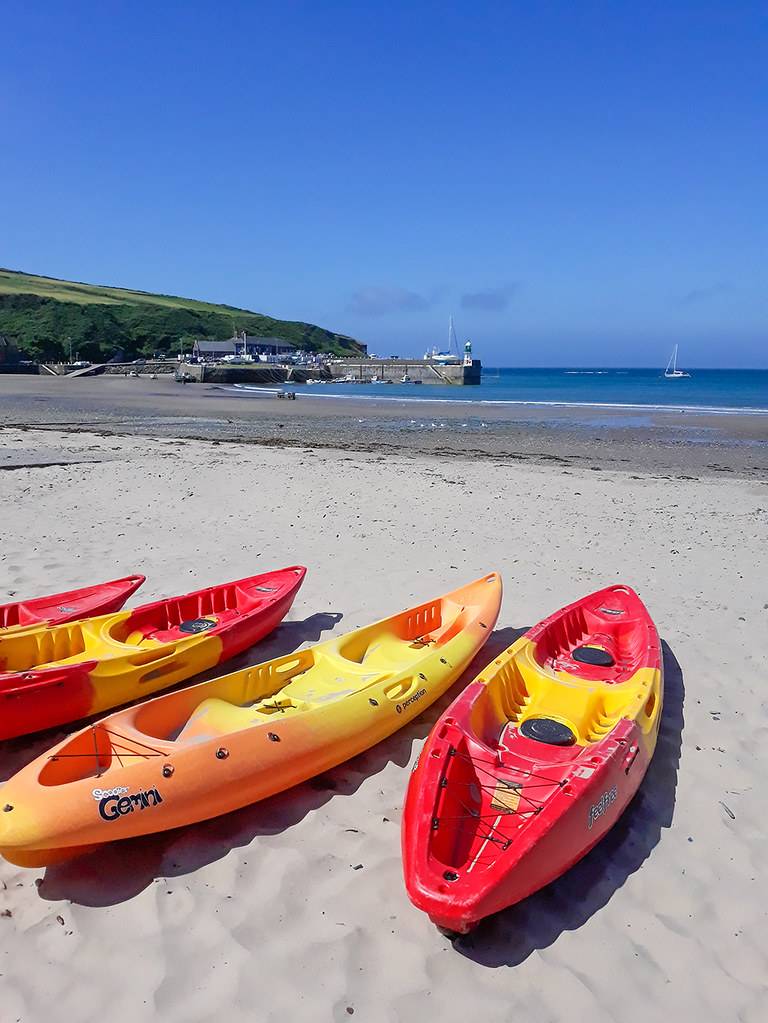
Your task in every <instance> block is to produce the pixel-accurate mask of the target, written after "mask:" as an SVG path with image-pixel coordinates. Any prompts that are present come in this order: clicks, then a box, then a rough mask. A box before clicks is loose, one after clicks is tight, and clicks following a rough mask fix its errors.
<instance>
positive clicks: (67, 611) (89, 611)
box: [0, 575, 144, 636]
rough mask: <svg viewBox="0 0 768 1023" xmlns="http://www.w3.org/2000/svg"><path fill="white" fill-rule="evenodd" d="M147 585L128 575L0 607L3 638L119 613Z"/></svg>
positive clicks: (0, 628) (137, 577) (139, 579)
mask: <svg viewBox="0 0 768 1023" xmlns="http://www.w3.org/2000/svg"><path fill="white" fill-rule="evenodd" d="M143 582H144V576H143V575H127V576H125V577H124V578H122V579H112V580H110V582H107V583H96V584H95V585H94V586H85V587H83V588H82V589H79V590H67V591H65V592H64V593H54V594H52V595H51V596H48V597H33V598H32V599H31V600H20V601H16V602H15V603H13V604H0V636H4V635H6V636H7V635H8V630H10V629H24V628H28V627H29V626H33V625H56V624H58V623H60V622H74V621H76V620H77V619H78V618H91V617H92V616H93V615H104V614H109V613H110V612H112V611H119V610H120V608H121V607H122V606H123V604H124V603H125V602H126V600H128V598H129V597H130V596H131V595H132V594H133V593H135V592H136V590H138V588H139V587H140V586H141V584H142V583H143Z"/></svg>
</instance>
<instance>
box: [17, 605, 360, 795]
mask: <svg viewBox="0 0 768 1023" xmlns="http://www.w3.org/2000/svg"><path fill="white" fill-rule="evenodd" d="M343 617H344V616H343V615H342V614H341V613H340V612H338V611H324V612H319V613H317V614H313V615H310V616H309V618H305V619H304V620H303V621H300V622H281V623H280V625H278V627H277V628H276V629H275V630H274V631H273V632H271V633H270V634H269V635H268V636H267V637H266V638H265V639H263V640H262V641H261V642H260V643H257V644H256V646H253V647H251V648H250V649H249V650H245V651H244V652H243V653H242V654H239V655H238V656H237V657H233V658H232V659H231V660H229V661H225V662H223V663H222V664H217V665H216V666H215V667H214V668H210V669H209V670H208V671H205V672H201V673H200V674H199V675H195V676H194V678H189V679H185V680H184V681H183V682H179V683H178V685H175V686H171V687H170V688H169V689H164V690H162V691H161V692H158V693H155V694H154V695H155V696H163V695H164V694H165V693H172V692H175V691H176V690H177V689H185V688H186V687H187V686H194V685H197V684H198V683H199V682H207V681H208V680H209V679H212V678H218V677H219V676H220V675H228V674H229V673H230V672H232V671H240V670H241V669H242V668H247V667H248V666H249V665H251V664H260V663H261V662H262V661H269V660H271V659H272V658H273V657H282V656H283V654H290V653H293V651H294V650H296V649H298V647H300V646H301V644H302V643H318V642H319V641H320V640H321V639H322V635H323V633H324V632H327V631H329V630H330V629H333V628H335V626H336V625H338V623H339V622H340V621H341V619H342V618H343ZM135 702H136V703H140V702H141V701H140V700H136V701H135ZM127 706H130V704H127ZM120 709H121V708H119V707H115V708H114V711H117V710H120ZM110 713H112V711H110ZM103 717H104V714H98V715H96V716H95V717H92V718H85V719H84V720H82V721H73V722H72V723H71V724H68V725H64V726H62V727H60V728H51V729H49V730H48V731H47V732H38V733H36V734H35V735H22V736H20V737H19V738H18V739H8V740H7V741H6V742H2V743H0V781H7V780H8V778H10V777H11V775H14V774H16V772H17V771H20V770H21V769H22V767H25V766H26V765H27V764H30V763H32V761H33V760H35V759H36V758H37V757H39V756H42V755H43V753H45V752H46V750H49V749H50V748H51V747H52V746H55V745H57V743H60V742H61V741H62V739H65V738H66V737H67V736H68V735H71V734H72V733H73V732H77V731H79V730H80V729H81V728H84V727H85V726H86V725H88V724H90V723H91V722H92V721H98V720H100V719H101V718H103Z"/></svg>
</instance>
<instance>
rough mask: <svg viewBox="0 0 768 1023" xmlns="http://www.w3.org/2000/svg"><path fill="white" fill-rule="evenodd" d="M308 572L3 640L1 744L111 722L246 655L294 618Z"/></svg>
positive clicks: (18, 632)
mask: <svg viewBox="0 0 768 1023" xmlns="http://www.w3.org/2000/svg"><path fill="white" fill-rule="evenodd" d="M305 573H306V569H305V568H303V567H302V566H300V565H296V566H293V567H291V568H284V569H280V570H279V571H277V572H267V573H265V574H264V575H254V576H249V577H248V578H247V579H238V580H236V581H235V582H231V583H223V584H221V585H220V586H209V587H207V588H206V589H203V590H196V591H195V592H194V593H187V594H185V595H184V596H181V597H170V598H168V599H167V600H157V601H154V602H153V603H151V604H144V605H143V606H141V607H136V608H133V609H132V610H130V611H118V612H117V613H115V614H110V615H102V616H101V617H98V618H88V619H86V620H85V621H78V622H72V623H69V624H64V625H55V626H52V627H51V626H45V625H39V626H36V627H29V628H25V629H11V630H10V631H9V633H8V634H7V635H6V634H2V633H0V739H9V738H12V737H13V736H16V735H26V734H27V733H28V732H37V731H40V730H41V729H44V728H51V727H53V726H54V725H61V724H65V723H66V722H67V721H77V720H78V719H79V718H84V717H90V716H91V715H93V714H99V713H103V712H104V711H105V710H109V709H110V708H111V707H119V706H120V705H121V704H123V703H130V702H131V701H132V700H137V699H140V698H141V697H142V696H149V695H150V694H151V693H156V692H158V690H160V689H168V688H169V687H170V686H172V685H175V684H176V683H177V682H183V681H184V680H185V679H188V678H192V676H193V675H197V674H198V673H199V672H201V671H206V670H207V669H208V668H213V667H214V665H216V664H219V663H221V661H226V660H228V659H229V658H230V657H234V656H235V655H236V654H239V653H241V651H243V650H247V649H248V647H250V646H253V644H254V643H257V642H258V641H259V640H260V639H262V638H263V637H264V636H266V635H267V633H269V632H271V631H272V630H273V629H274V628H275V627H276V626H277V625H278V624H279V623H280V622H281V621H282V620H283V618H284V617H285V616H286V614H287V613H288V611H289V609H290V607H291V605H292V603H293V600H294V597H295V596H296V594H297V592H298V590H299V587H300V586H301V584H302V582H303V581H304V575H305Z"/></svg>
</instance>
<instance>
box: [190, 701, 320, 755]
mask: <svg viewBox="0 0 768 1023" xmlns="http://www.w3.org/2000/svg"><path fill="white" fill-rule="evenodd" d="M308 709H309V708H308V707H307V706H304V705H302V704H301V703H300V702H298V701H294V700H291V699H286V698H284V697H281V696H277V697H267V698H266V699H264V700H260V701H259V702H258V703H255V704H251V705H250V706H246V707H242V706H240V705H238V704H236V703H230V701H229V700H222V699H219V698H218V697H211V698H210V699H208V700H203V701H202V703H200V704H199V705H198V706H197V707H196V708H195V710H194V711H193V713H192V715H191V717H190V718H189V720H188V721H187V723H186V724H185V725H184V727H183V728H182V729H181V731H180V732H179V734H178V735H177V737H176V741H177V742H181V743H191V744H196V743H199V742H207V741H209V740H210V739H215V738H220V737H221V736H223V735H229V734H230V733H231V732H240V731H242V730H243V729H244V728H250V727H251V726H253V725H258V724H260V723H261V722H262V721H267V720H274V719H275V718H278V717H282V716H283V715H287V714H295V713H296V712H298V711H302V710H308Z"/></svg>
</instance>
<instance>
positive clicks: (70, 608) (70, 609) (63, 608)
mask: <svg viewBox="0 0 768 1023" xmlns="http://www.w3.org/2000/svg"><path fill="white" fill-rule="evenodd" d="M56 610H57V611H60V612H64V614H69V612H70V611H77V608H76V607H67V606H66V605H64V604H62V605H61V607H57V608H56Z"/></svg>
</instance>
